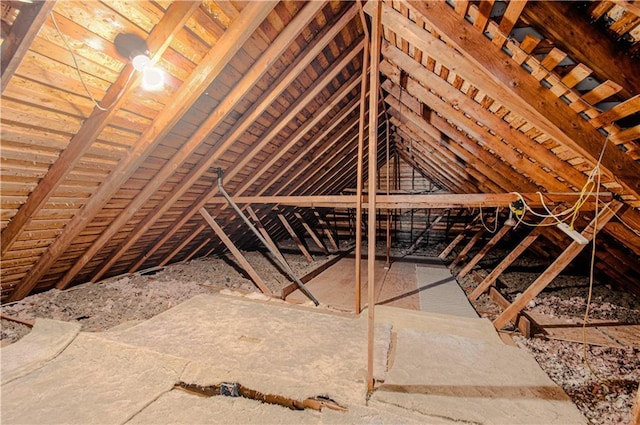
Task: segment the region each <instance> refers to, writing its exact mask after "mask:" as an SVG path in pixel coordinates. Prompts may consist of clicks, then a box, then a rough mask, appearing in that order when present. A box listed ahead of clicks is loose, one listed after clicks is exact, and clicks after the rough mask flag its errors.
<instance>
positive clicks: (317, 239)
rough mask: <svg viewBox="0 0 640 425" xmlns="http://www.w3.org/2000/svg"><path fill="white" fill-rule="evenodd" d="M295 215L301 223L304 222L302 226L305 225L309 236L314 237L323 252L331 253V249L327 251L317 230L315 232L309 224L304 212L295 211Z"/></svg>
mask: <svg viewBox="0 0 640 425" xmlns="http://www.w3.org/2000/svg"><path fill="white" fill-rule="evenodd" d="M293 215H294V216H295V217H296V218H297V219H298V220H299V221H300V223H302V227H304V229H305V230H306V231H307V233H308V234H309V236H311V239H313V242H315V244H316V245H317V246H318V248H320V250H322V252H324V254H325V255H329V251H327V247H326V246H324V244H323V243H322V241H321V240H320V238H319V237H318V235H317V234H316V232H314V231H313V229H312V228H311V226H309V223H307V220H305V219H304V217H303V216H302V214H300V213H299V212H297V211H295V212H294V213H293Z"/></svg>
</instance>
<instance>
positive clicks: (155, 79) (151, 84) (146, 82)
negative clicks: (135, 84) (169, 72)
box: [142, 66, 164, 91]
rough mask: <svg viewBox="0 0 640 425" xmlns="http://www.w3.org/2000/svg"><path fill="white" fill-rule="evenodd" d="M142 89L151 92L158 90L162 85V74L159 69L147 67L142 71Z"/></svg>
mask: <svg viewBox="0 0 640 425" xmlns="http://www.w3.org/2000/svg"><path fill="white" fill-rule="evenodd" d="M142 73H143V76H142V88H143V89H145V90H149V91H153V90H159V89H161V88H162V86H163V85H164V74H163V72H162V70H161V69H160V68H156V67H154V66H147V67H146V68H145V69H144V70H143V71H142Z"/></svg>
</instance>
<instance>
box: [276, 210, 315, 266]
mask: <svg viewBox="0 0 640 425" xmlns="http://www.w3.org/2000/svg"><path fill="white" fill-rule="evenodd" d="M275 210H276V211H278V209H277V208H276V209H275ZM277 214H278V218H279V219H280V221H281V222H282V225H283V226H284V228H285V229H287V232H289V235H291V239H293V241H294V242H295V243H296V245H298V248H299V249H300V251H302V255H304V256H305V258H306V259H307V262H309V263H313V257H312V256H311V254H309V251H308V250H307V248H306V247H305V246H304V244H303V243H302V241H301V240H300V238H299V237H298V235H297V234H296V232H295V231H294V230H293V228H292V227H291V225H290V224H289V222H288V221H287V219H286V218H285V216H284V215H283V214H282V213H280V212H277Z"/></svg>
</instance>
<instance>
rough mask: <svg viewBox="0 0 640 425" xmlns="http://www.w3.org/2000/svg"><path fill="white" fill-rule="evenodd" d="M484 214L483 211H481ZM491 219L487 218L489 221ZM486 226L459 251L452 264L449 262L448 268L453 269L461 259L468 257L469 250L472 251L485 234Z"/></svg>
mask: <svg viewBox="0 0 640 425" xmlns="http://www.w3.org/2000/svg"><path fill="white" fill-rule="evenodd" d="M480 214H482V213H480ZM488 221H489V220H487V222H488ZM485 230H486V229H485V228H484V226H483V227H481V228H480V229H479V230H478V231H477V232H476V233H475V234H474V235H473V236H472V237H471V239H469V241H468V242H467V244H466V245H465V246H464V248H462V250H461V251H460V252H459V253H458V255H456V258H454V260H453V262H451V264H449V266H448V268H449V269H451V270H453V268H454V267H455V266H457V265H458V263H460V262H461V261H464V259H465V258H466V255H467V254H468V253H469V251H471V248H473V247H474V246H475V244H476V243H477V242H478V241H479V240H480V238H481V237H482V235H484V232H485Z"/></svg>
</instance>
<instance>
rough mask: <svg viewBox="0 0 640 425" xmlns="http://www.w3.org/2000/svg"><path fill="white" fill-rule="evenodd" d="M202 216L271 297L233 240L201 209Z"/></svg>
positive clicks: (262, 289)
mask: <svg viewBox="0 0 640 425" xmlns="http://www.w3.org/2000/svg"><path fill="white" fill-rule="evenodd" d="M200 215H202V217H203V218H204V219H205V220H206V221H207V223H209V226H211V228H212V229H213V231H214V232H215V233H216V235H218V237H219V238H220V240H221V241H222V243H224V244H225V246H226V247H227V249H228V250H229V251H231V254H232V255H233V256H234V258H235V259H236V261H237V262H238V263H240V266H241V267H242V268H243V269H244V270H245V271H246V272H247V274H248V275H249V276H250V277H251V280H253V283H255V284H256V286H257V287H258V288H259V289H260V290H261V291H262V292H263V293H265V294H268V295H271V290H270V289H269V288H268V287H267V285H266V284H265V283H264V281H263V280H262V278H261V277H260V275H258V273H256V271H255V270H254V269H253V267H251V264H249V262H248V261H247V259H246V258H244V255H242V253H241V252H240V250H239V249H238V248H236V246H235V245H234V244H233V242H232V241H231V239H229V237H228V236H227V235H226V234H225V233H224V231H223V230H222V228H221V227H220V226H219V225H218V223H216V222H215V220H214V219H213V217H211V215H210V214H209V213H208V212H207V210H205V209H204V208H200Z"/></svg>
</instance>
